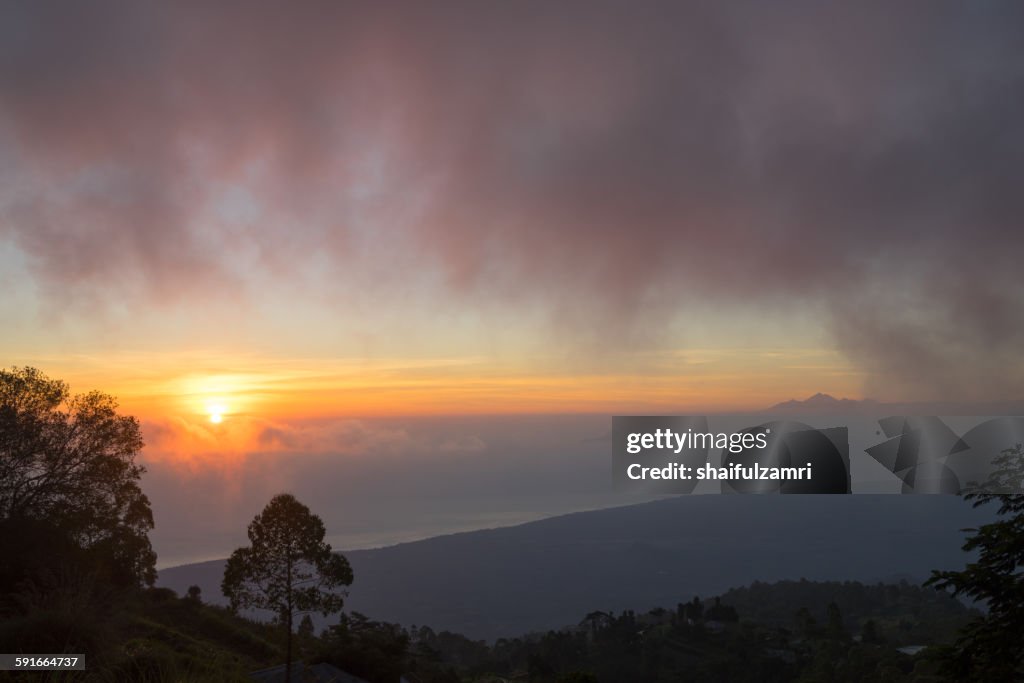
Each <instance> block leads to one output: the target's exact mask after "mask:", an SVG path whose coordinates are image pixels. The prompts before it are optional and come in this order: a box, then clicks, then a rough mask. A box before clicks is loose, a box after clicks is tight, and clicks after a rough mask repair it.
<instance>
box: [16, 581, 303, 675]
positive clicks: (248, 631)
mask: <svg viewBox="0 0 1024 683" xmlns="http://www.w3.org/2000/svg"><path fill="white" fill-rule="evenodd" d="M78 597H79V598H80V600H78V601H70V600H69V601H65V602H62V603H61V604H59V605H53V606H52V607H50V608H45V607H44V608H43V609H39V610H36V611H35V612H34V613H33V614H32V615H31V616H28V617H11V618H9V619H5V620H4V622H3V624H2V626H0V649H2V650H3V651H4V652H25V651H27V652H43V651H45V652H81V653H87V654H86V668H87V671H91V672H92V674H90V676H89V677H88V680H101V681H172V680H174V681H179V680H188V681H195V682H198V683H201V682H206V681H209V682H210V683H214V682H218V683H226V682H230V681H247V680H248V677H247V674H248V672H250V671H254V670H256V669H260V668H264V667H267V666H271V665H274V664H277V663H279V662H280V661H282V660H283V658H284V648H283V647H282V637H281V633H280V631H278V630H275V629H274V628H273V627H272V626H269V625H267V624H262V623H256V622H253V621H250V620H248V619H243V618H241V617H237V616H234V615H232V614H230V613H229V612H228V611H227V610H226V609H224V608H221V607H216V606H210V605H204V604H202V603H201V602H199V601H197V600H193V599H189V598H179V597H177V596H176V595H174V594H173V593H172V592H171V591H169V590H167V589H163V588H156V589H150V590H143V591H124V592H121V593H118V594H107V595H106V596H105V597H103V598H102V599H100V597H99V596H89V595H88V594H87V593H79V594H78ZM9 675H10V676H11V677H12V678H11V679H10V680H13V676H14V674H9ZM97 676H98V678H97ZM40 677H41V679H42V680H53V678H52V677H50V678H47V677H46V676H45V675H42V674H40ZM0 680H8V679H6V678H4V674H3V673H2V672H0ZM18 680H24V678H18ZM62 680H63V679H62ZM75 680H78V679H75Z"/></svg>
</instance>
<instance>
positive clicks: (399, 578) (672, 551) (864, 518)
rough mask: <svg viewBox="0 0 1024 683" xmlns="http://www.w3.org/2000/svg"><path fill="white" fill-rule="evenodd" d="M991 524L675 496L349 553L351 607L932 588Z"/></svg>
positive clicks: (503, 613)
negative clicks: (776, 587)
mask: <svg viewBox="0 0 1024 683" xmlns="http://www.w3.org/2000/svg"><path fill="white" fill-rule="evenodd" d="M989 519H991V513H990V512H988V511H986V510H973V509H971V508H970V507H969V506H968V505H966V504H964V502H963V501H962V500H960V499H959V498H955V497H948V496H917V497H914V496H865V495H861V496H833V497H823V496H688V497H678V498H669V499H664V500H660V501H656V502H653V503H647V504H643V505H634V506H628V507H620V508H612V509H606V510H597V511H592V512H583V513H577V514H571V515H564V516H560V517H554V518H550V519H546V520H541V521H538V522H531V523H528V524H522V525H519V526H514V527H507V528H501V529H493V530H484V531H475V532H469V533H462V534H453V535H450V536H440V537H436V538H431V539H427V540H423V541H417V542H414V543H404V544H401V545H396V546H391V547H387V548H380V549H375V550H359V551H351V552H346V553H345V555H346V556H347V557H348V558H349V561H350V562H351V563H352V566H353V569H354V571H355V582H354V584H353V585H352V588H351V595H350V598H349V600H348V603H347V609H348V610H357V611H360V612H363V613H365V614H368V615H371V616H373V617H374V618H375V619H382V620H385V621H389V622H394V623H400V624H405V625H410V624H429V625H430V626H431V627H432V628H434V629H437V630H442V629H443V630H450V631H454V632H458V633H464V634H466V635H467V636H470V637H471V638H482V639H494V638H499V637H513V636H517V635H520V634H522V633H526V632H529V631H539V630H547V629H552V628H559V627H562V626H564V625H566V624H570V623H576V622H577V621H578V620H579V618H580V615H582V614H587V613H588V612H590V611H592V610H594V609H602V610H607V611H622V610H626V609H631V610H638V611H639V610H648V609H651V608H653V607H657V606H664V605H674V604H676V603H678V602H680V601H683V600H688V599H690V598H691V597H693V596H694V595H700V596H709V595H717V594H721V593H723V592H725V591H726V590H728V589H730V588H732V587H734V586H743V585H749V584H750V583H752V582H754V581H780V580H786V579H800V578H807V579H810V580H818V581H825V580H857V581H864V582H872V583H873V582H875V581H877V580H880V579H888V578H890V577H892V576H893V575H894V574H900V575H903V576H909V577H912V578H913V579H915V580H922V579H923V578H925V577H926V576H928V573H929V571H930V570H932V569H938V568H947V567H959V566H962V565H963V561H964V556H963V553H962V552H961V550H960V545H961V543H962V538H963V535H962V533H961V532H960V529H962V528H964V527H969V526H974V525H977V524H978V523H984V522H985V521H987V520H989ZM222 572H223V563H222V562H207V563H202V564H196V565H186V566H182V567H174V568H168V569H165V570H163V571H161V572H160V577H159V580H158V582H159V584H160V585H164V586H168V587H170V588H173V589H174V590H176V591H178V592H179V593H181V592H183V591H184V590H185V589H186V588H187V587H188V586H189V585H191V584H198V585H200V586H201V587H202V589H203V594H204V595H205V596H207V597H208V598H209V599H211V600H212V599H213V596H215V595H217V593H218V587H219V585H220V580H221V576H222ZM324 623H326V622H321V625H323V624H324Z"/></svg>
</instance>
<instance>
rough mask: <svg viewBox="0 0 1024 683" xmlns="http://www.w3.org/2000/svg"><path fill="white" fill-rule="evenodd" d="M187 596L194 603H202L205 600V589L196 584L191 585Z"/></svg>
mask: <svg viewBox="0 0 1024 683" xmlns="http://www.w3.org/2000/svg"><path fill="white" fill-rule="evenodd" d="M185 597H186V599H188V600H190V601H192V602H194V603H197V604H198V603H201V602H202V601H203V589H202V588H200V587H199V586H196V585H192V586H189V587H188V592H187V593H186V594H185Z"/></svg>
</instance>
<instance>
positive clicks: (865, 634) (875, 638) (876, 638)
mask: <svg viewBox="0 0 1024 683" xmlns="http://www.w3.org/2000/svg"><path fill="white" fill-rule="evenodd" d="M860 640H861V642H862V643H868V644H870V645H880V644H882V643H884V642H885V639H884V638H882V636H880V635H879V634H878V624H876V623H875V620H874V619H868V620H867V621H865V622H864V625H863V626H862V627H861V629H860Z"/></svg>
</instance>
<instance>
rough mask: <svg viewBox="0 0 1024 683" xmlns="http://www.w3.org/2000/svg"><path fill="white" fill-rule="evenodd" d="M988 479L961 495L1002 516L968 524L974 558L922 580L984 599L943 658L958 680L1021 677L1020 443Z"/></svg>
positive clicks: (1023, 477)
mask: <svg viewBox="0 0 1024 683" xmlns="http://www.w3.org/2000/svg"><path fill="white" fill-rule="evenodd" d="M994 464H995V466H996V468H995V471H994V472H993V474H992V476H991V477H990V478H989V480H988V481H986V482H984V483H983V484H981V485H980V486H978V485H975V486H972V487H971V488H970V489H969V491H968V493H967V494H966V495H965V496H964V499H965V500H968V501H972V504H973V506H974V507H979V506H981V505H986V504H988V503H991V502H995V503H998V504H999V510H998V513H999V515H1000V516H1001V517H1003V519H1000V520H999V521H996V522H992V523H991V524H985V525H983V526H981V527H978V528H977V529H969V530H968V531H971V532H973V535H972V536H970V537H969V538H968V539H967V542H966V543H964V546H963V549H964V550H965V551H966V552H977V553H978V559H977V560H976V561H973V562H971V563H969V564H968V565H967V568H966V569H963V570H962V571H933V572H932V578H931V579H929V580H928V582H927V583H926V585H932V586H935V587H936V588H939V589H942V590H945V589H950V590H952V593H953V595H966V596H968V597H970V598H973V599H974V600H978V601H981V602H984V603H985V605H986V606H987V608H988V612H987V613H986V614H985V615H983V616H981V617H979V618H977V619H976V620H975V621H973V622H971V623H970V624H969V625H968V626H967V627H966V628H965V629H964V630H963V632H962V635H961V637H960V638H959V639H958V640H957V642H956V644H955V645H954V647H953V648H952V651H951V655H950V656H949V657H948V658H947V661H946V665H947V672H948V673H950V675H951V676H952V677H954V678H956V679H959V680H965V681H966V680H971V681H974V680H978V681H982V680H984V681H996V680H1001V681H1010V680H1022V679H1024V571H1022V569H1024V493H1015V494H1011V493H1006V492H1008V491H1024V445H1022V444H1017V445H1016V446H1015V447H1014V448H1009V449H1006V450H1004V451H1003V452H1002V453H1001V454H1000V455H999V456H998V457H997V458H996V459H995V461H994Z"/></svg>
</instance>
